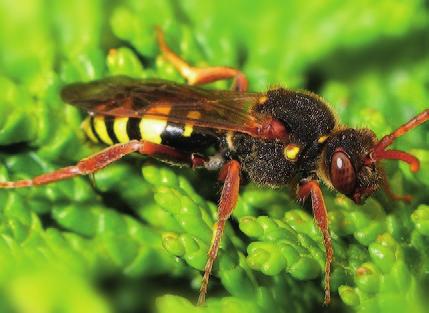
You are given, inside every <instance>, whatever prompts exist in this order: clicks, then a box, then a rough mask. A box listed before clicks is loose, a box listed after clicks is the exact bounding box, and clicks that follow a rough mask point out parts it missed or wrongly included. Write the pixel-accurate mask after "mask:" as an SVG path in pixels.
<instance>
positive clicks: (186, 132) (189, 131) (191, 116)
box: [183, 111, 201, 137]
mask: <svg viewBox="0 0 429 313" xmlns="http://www.w3.org/2000/svg"><path fill="white" fill-rule="evenodd" d="M186 117H187V118H188V119H191V120H197V119H199V118H200V117H201V113H200V112H198V111H189V113H188V115H186ZM193 129H194V126H193V125H192V124H185V129H184V131H183V136H184V137H190V136H191V135H192V131H193Z"/></svg>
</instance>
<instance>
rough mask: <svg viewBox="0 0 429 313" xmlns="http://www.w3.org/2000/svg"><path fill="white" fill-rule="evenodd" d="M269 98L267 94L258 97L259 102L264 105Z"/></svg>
mask: <svg viewBox="0 0 429 313" xmlns="http://www.w3.org/2000/svg"><path fill="white" fill-rule="evenodd" d="M267 100H268V97H267V96H261V97H259V99H258V104H259V105H263V104H265V102H267Z"/></svg>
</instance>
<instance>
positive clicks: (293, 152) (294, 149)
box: [283, 143, 301, 161]
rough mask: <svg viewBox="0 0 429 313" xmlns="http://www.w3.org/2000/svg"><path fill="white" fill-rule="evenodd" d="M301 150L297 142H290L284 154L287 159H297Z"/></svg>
mask: <svg viewBox="0 0 429 313" xmlns="http://www.w3.org/2000/svg"><path fill="white" fill-rule="evenodd" d="M300 150H301V149H300V147H299V146H297V145H296V144H293V143H290V144H288V145H287V146H286V147H285V149H284V150H283V154H284V156H285V158H286V159H288V160H290V161H295V160H296V159H297V157H298V154H299V151H300Z"/></svg>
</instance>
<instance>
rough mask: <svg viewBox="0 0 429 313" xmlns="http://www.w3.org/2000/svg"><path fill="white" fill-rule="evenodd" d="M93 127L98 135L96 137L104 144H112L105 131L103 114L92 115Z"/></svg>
mask: <svg viewBox="0 0 429 313" xmlns="http://www.w3.org/2000/svg"><path fill="white" fill-rule="evenodd" d="M94 129H95V131H96V133H97V135H98V137H99V138H100V139H101V141H103V142H104V143H105V144H108V145H113V141H112V139H111V138H110V137H109V134H108V133H107V128H106V123H105V122H104V116H102V115H97V116H95V117H94Z"/></svg>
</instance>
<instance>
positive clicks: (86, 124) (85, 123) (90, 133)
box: [81, 116, 98, 142]
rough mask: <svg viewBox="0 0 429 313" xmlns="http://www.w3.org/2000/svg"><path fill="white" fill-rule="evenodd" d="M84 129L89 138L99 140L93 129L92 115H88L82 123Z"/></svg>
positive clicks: (93, 140) (94, 140)
mask: <svg viewBox="0 0 429 313" xmlns="http://www.w3.org/2000/svg"><path fill="white" fill-rule="evenodd" d="M81 127H82V129H83V131H84V132H85V134H86V135H87V136H88V138H89V140H91V141H92V142H98V139H97V137H96V136H95V134H94V132H93V131H92V127H91V123H90V117H89V116H88V117H87V118H85V119H84V120H83V122H82V125H81Z"/></svg>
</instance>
